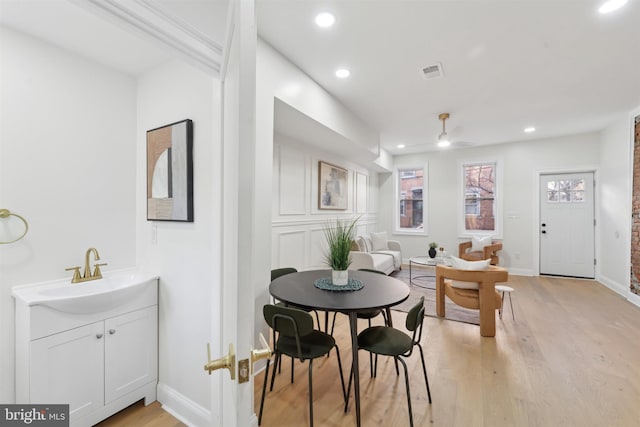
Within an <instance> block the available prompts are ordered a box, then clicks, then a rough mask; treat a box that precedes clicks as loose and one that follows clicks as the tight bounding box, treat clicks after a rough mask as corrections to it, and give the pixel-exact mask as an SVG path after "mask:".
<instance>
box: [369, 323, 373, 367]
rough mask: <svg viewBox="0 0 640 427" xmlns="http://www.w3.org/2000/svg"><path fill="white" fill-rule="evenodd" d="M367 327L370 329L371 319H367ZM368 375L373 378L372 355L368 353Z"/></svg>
mask: <svg viewBox="0 0 640 427" xmlns="http://www.w3.org/2000/svg"><path fill="white" fill-rule="evenodd" d="M369 327H371V319H369ZM369 373H370V374H369V375H370V376H371V378H373V353H371V352H369Z"/></svg>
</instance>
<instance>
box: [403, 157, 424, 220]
mask: <svg viewBox="0 0 640 427" xmlns="http://www.w3.org/2000/svg"><path fill="white" fill-rule="evenodd" d="M423 175H424V171H423V169H403V170H399V171H398V178H399V179H398V185H399V187H400V188H398V195H399V197H398V202H399V207H398V209H399V210H398V214H399V215H398V216H399V219H400V221H399V226H400V230H422V229H423V221H424V216H423V196H422V193H423V189H424V180H423Z"/></svg>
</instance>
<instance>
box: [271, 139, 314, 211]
mask: <svg viewBox="0 0 640 427" xmlns="http://www.w3.org/2000/svg"><path fill="white" fill-rule="evenodd" d="M278 156H279V160H280V161H279V165H278V166H279V167H278V195H279V197H278V199H279V201H280V209H279V213H280V215H304V214H305V213H306V209H305V208H306V206H305V203H306V201H307V199H308V197H307V191H306V190H307V188H308V183H307V180H306V178H307V176H308V174H307V173H306V170H305V169H306V156H305V155H304V153H302V152H300V151H295V150H287V149H282V147H280V149H279V150H278Z"/></svg>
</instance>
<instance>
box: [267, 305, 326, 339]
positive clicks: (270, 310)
mask: <svg viewBox="0 0 640 427" xmlns="http://www.w3.org/2000/svg"><path fill="white" fill-rule="evenodd" d="M262 311H263V314H264V320H265V321H266V322H267V325H269V327H271V329H273V330H274V331H276V332H278V333H279V334H282V335H285V336H289V337H295V336H299V337H303V336H305V335H309V334H310V333H311V332H312V331H313V318H312V317H311V315H310V314H309V313H307V312H306V311H302V310H298V309H297V308H293V307H284V306H279V305H272V304H267V305H265V306H264V308H263V310H262Z"/></svg>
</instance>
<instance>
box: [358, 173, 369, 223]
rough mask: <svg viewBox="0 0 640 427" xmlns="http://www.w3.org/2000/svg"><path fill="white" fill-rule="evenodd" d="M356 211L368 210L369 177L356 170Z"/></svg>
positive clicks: (363, 212) (361, 212) (364, 211)
mask: <svg viewBox="0 0 640 427" xmlns="http://www.w3.org/2000/svg"><path fill="white" fill-rule="evenodd" d="M355 188H356V213H358V214H365V213H367V211H368V206H367V202H368V199H369V177H368V176H367V175H365V174H362V173H358V172H356V185H355Z"/></svg>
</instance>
